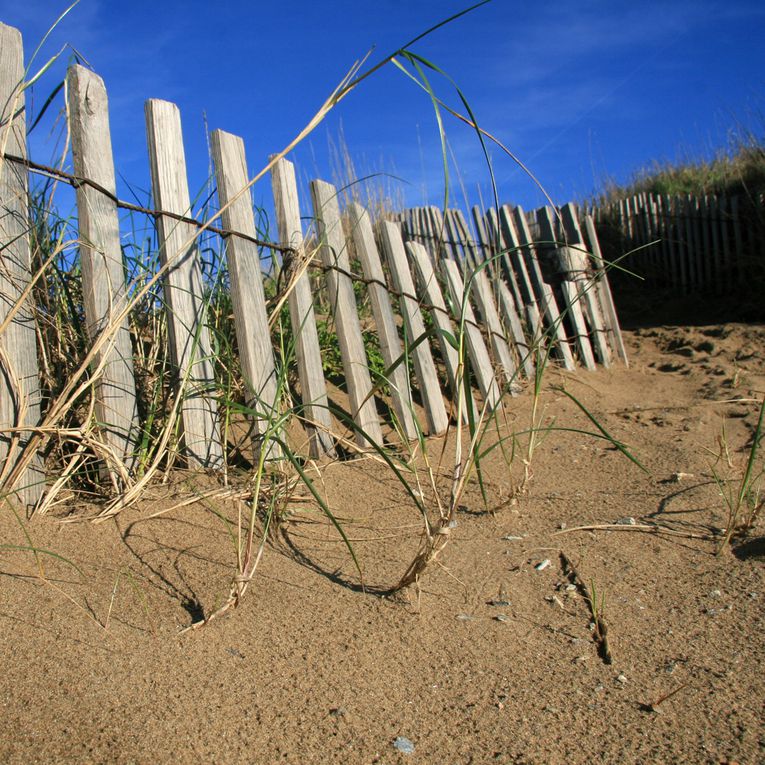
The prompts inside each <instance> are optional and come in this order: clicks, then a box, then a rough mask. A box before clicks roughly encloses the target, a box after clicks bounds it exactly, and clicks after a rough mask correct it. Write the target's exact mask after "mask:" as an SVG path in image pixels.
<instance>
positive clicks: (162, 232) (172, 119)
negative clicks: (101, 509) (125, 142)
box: [146, 99, 223, 467]
mask: <svg viewBox="0 0 765 765" xmlns="http://www.w3.org/2000/svg"><path fill="white" fill-rule="evenodd" d="M146 130H147V134H148V144H149V161H150V165H151V185H152V195H153V197H154V204H155V206H156V207H157V208H158V209H160V210H167V211H168V212H172V213H176V214H178V215H189V214H190V211H191V201H190V198H189V187H188V180H187V177H186V158H185V155H184V151H183V135H182V132H181V116H180V112H179V111H178V107H177V106H176V105H175V104H171V103H169V102H168V101H159V100H156V99H150V100H149V101H147V102H146ZM157 233H158V240H159V253H160V261H161V263H162V266H163V267H165V266H169V268H168V270H167V272H166V274H165V279H164V292H165V303H166V305H167V310H168V315H167V318H168V329H169V336H170V351H171V354H172V359H173V362H174V363H175V365H176V367H177V371H178V377H179V384H180V386H181V388H180V390H181V395H182V396H183V403H182V404H181V417H182V422H183V441H184V445H185V449H186V454H187V458H188V460H189V464H190V465H192V466H201V467H219V466H220V464H221V461H222V456H223V452H222V448H221V443H220V436H219V432H218V422H217V417H218V408H217V404H216V402H215V399H214V398H213V397H212V396H211V395H210V391H211V389H212V388H213V386H214V380H215V377H214V372H213V365H212V360H211V350H210V338H209V334H208V330H207V324H206V321H205V318H206V317H205V314H206V311H207V306H206V304H205V299H204V289H203V286H202V269H201V265H200V262H199V249H198V247H197V246H196V233H197V232H196V229H195V228H194V227H193V226H192V225H190V224H187V223H182V222H180V221H177V220H174V219H173V218H168V217H167V216H162V215H161V216H159V217H158V218H157Z"/></svg>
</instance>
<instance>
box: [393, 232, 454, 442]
mask: <svg viewBox="0 0 765 765" xmlns="http://www.w3.org/2000/svg"><path fill="white" fill-rule="evenodd" d="M379 231H380V239H381V242H382V248H383V252H384V253H385V258H386V260H387V261H388V267H389V268H390V271H391V275H392V277H393V285H394V287H395V289H396V290H397V291H398V292H399V293H401V297H400V299H399V305H400V306H401V313H402V316H403V319H404V329H405V331H406V342H407V345H408V346H409V347H410V348H411V350H410V353H411V354H412V358H413V361H414V373H415V375H416V376H417V381H418V383H419V387H420V393H421V395H422V402H423V404H424V406H425V415H426V417H427V420H428V431H429V433H431V434H433V435H435V434H438V433H443V432H444V431H445V430H446V428H447V427H448V425H449V417H448V415H447V413H446V407H445V406H444V399H443V396H442V395H441V388H440V385H439V383H438V375H437V373H436V365H435V364H434V363H433V355H432V354H431V352H430V345H429V344H428V340H427V339H424V340H422V339H421V338H423V337H424V336H425V335H426V330H425V323H424V322H423V320H422V313H421V312H420V307H419V305H418V304H417V300H416V299H415V297H414V295H415V294H416V293H415V289H414V281H413V279H412V273H411V271H410V270H409V264H408V263H407V257H406V251H405V249H404V242H403V240H402V239H401V234H400V233H399V231H398V230H397V229H396V228H395V227H394V226H392V225H391V224H390V223H388V222H387V221H381V222H380V229H379ZM415 344H416V346H415ZM411 346H415V347H413V348H412V347H411Z"/></svg>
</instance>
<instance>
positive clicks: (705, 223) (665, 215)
mask: <svg viewBox="0 0 765 765" xmlns="http://www.w3.org/2000/svg"><path fill="white" fill-rule="evenodd" d="M590 214H591V215H592V216H593V217H594V220H595V224H596V227H597V230H598V234H599V236H600V239H601V242H602V245H603V248H604V250H605V251H606V257H607V258H609V260H612V261H613V262H614V263H616V264H618V266H619V269H615V271H614V274H613V278H614V280H615V281H616V283H617V284H618V285H619V286H620V287H624V288H625V289H629V288H636V287H637V288H641V287H640V283H639V282H638V280H636V279H635V278H634V276H631V275H628V274H623V273H620V269H625V270H626V271H630V272H632V273H633V274H635V275H637V276H639V277H640V278H641V279H644V280H645V286H647V287H652V288H656V289H660V290H670V291H674V292H677V293H679V294H686V295H688V294H692V293H703V294H707V295H729V294H734V293H737V292H739V291H740V290H741V287H742V285H747V284H751V282H752V280H753V279H755V280H758V281H759V284H760V287H759V289H762V277H763V275H765V198H763V196H762V195H759V196H731V197H728V196H721V195H709V196H693V195H690V194H685V195H675V196H670V195H661V194H652V193H642V194H636V195H635V196H632V197H629V198H627V199H622V200H619V201H616V202H613V203H611V204H606V205H602V206H600V207H598V208H596V209H594V210H592V211H590Z"/></svg>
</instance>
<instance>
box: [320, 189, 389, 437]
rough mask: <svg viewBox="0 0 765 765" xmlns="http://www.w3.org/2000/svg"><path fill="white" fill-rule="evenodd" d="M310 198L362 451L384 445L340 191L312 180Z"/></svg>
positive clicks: (349, 396) (349, 397)
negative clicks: (360, 320)
mask: <svg viewBox="0 0 765 765" xmlns="http://www.w3.org/2000/svg"><path fill="white" fill-rule="evenodd" d="M311 199H312V200H313V214H314V219H315V220H316V229H317V230H316V235H317V236H318V238H319V255H320V257H321V262H322V264H323V265H324V268H325V277H326V281H327V291H328V293H329V303H330V306H331V307H332V313H333V315H334V319H335V328H336V331H337V339H338V343H339V345H340V355H341V357H342V360H343V371H344V372H345V382H346V385H347V386H348V399H349V401H350V404H351V416H352V417H353V420H354V422H355V423H356V426H357V428H358V429H357V430H356V431H355V433H354V438H355V440H356V443H357V444H358V445H359V446H360V447H362V448H366V447H368V446H370V443H369V442H370V440H371V441H372V442H374V443H377V444H382V440H383V436H382V430H381V428H380V418H379V416H378V414H377V407H376V405H375V399H374V396H373V395H372V379H371V377H370V375H369V362H368V360H367V354H366V349H365V348H364V338H363V336H362V334H361V324H360V323H359V313H358V308H357V307H356V296H355V294H354V292H353V282H352V281H351V277H350V271H351V264H350V259H349V257H348V247H347V245H346V242H345V235H344V234H343V224H342V221H341V220H340V205H339V204H338V201H337V191H336V189H335V187H334V186H332V185H331V184H329V183H326V182H325V181H319V180H314V181H311ZM391 225H394V224H391Z"/></svg>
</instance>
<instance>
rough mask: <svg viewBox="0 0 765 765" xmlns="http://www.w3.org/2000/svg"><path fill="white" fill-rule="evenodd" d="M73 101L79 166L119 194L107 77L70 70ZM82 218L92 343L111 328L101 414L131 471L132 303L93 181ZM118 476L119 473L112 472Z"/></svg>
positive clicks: (80, 199)
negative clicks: (129, 305) (129, 303)
mask: <svg viewBox="0 0 765 765" xmlns="http://www.w3.org/2000/svg"><path fill="white" fill-rule="evenodd" d="M67 104H68V107H69V129H70V133H71V136H72V159H73V162H74V172H75V174H76V175H79V176H80V177H81V178H88V179H90V180H92V181H94V182H95V183H97V184H98V185H99V186H102V187H103V188H104V189H106V190H107V191H108V192H110V193H111V194H112V195H113V196H114V195H116V193H117V186H116V180H115V174H114V158H113V154H112V141H111V132H110V128H109V106H108V100H107V96H106V88H105V86H104V83H103V80H102V79H101V78H100V77H99V76H98V75H97V74H95V73H94V72H91V71H90V70H89V69H86V68H85V67H83V66H79V65H74V66H72V67H70V68H69V71H68V72H67ZM77 220H78V227H79V240H80V262H81V265H82V292H83V304H84V306H83V307H84V310H85V324H86V327H87V332H88V336H89V337H90V340H91V342H96V340H97V338H99V336H100V335H101V334H102V333H103V331H104V330H105V329H107V328H108V332H109V336H110V340H109V342H106V343H104V344H103V345H102V346H101V349H100V351H99V352H98V354H97V355H96V358H95V362H94V366H95V367H96V368H99V369H100V370H101V372H100V375H99V377H98V378H97V384H96V402H95V411H96V419H97V421H98V423H99V432H100V434H101V437H102V438H103V440H104V443H105V444H106V445H107V446H108V447H109V448H110V449H111V450H112V452H113V453H114V454H115V456H116V457H117V458H118V459H121V460H122V461H123V462H124V464H125V465H126V467H127V468H128V470H130V469H132V467H133V465H134V462H135V458H136V454H135V450H136V446H137V442H138V437H139V432H140V425H139V422H138V408H137V402H136V392H135V376H134V371H133V345H132V342H131V340H130V327H129V324H128V317H127V315H125V316H124V317H123V318H122V320H120V321H117V320H116V319H117V318H118V317H119V314H120V313H121V312H122V311H123V310H124V309H125V306H126V303H127V299H128V298H127V290H126V285H125V267H124V264H123V259H122V247H121V242H120V224H119V216H118V214H117V205H116V203H115V202H114V200H113V199H112V198H110V197H108V196H106V195H105V194H103V193H101V192H100V191H98V190H96V189H95V188H93V187H92V186H90V185H88V184H81V185H80V186H78V187H77ZM111 473H112V475H113V478H114V480H117V473H116V472H115V471H114V470H112V471H111Z"/></svg>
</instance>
